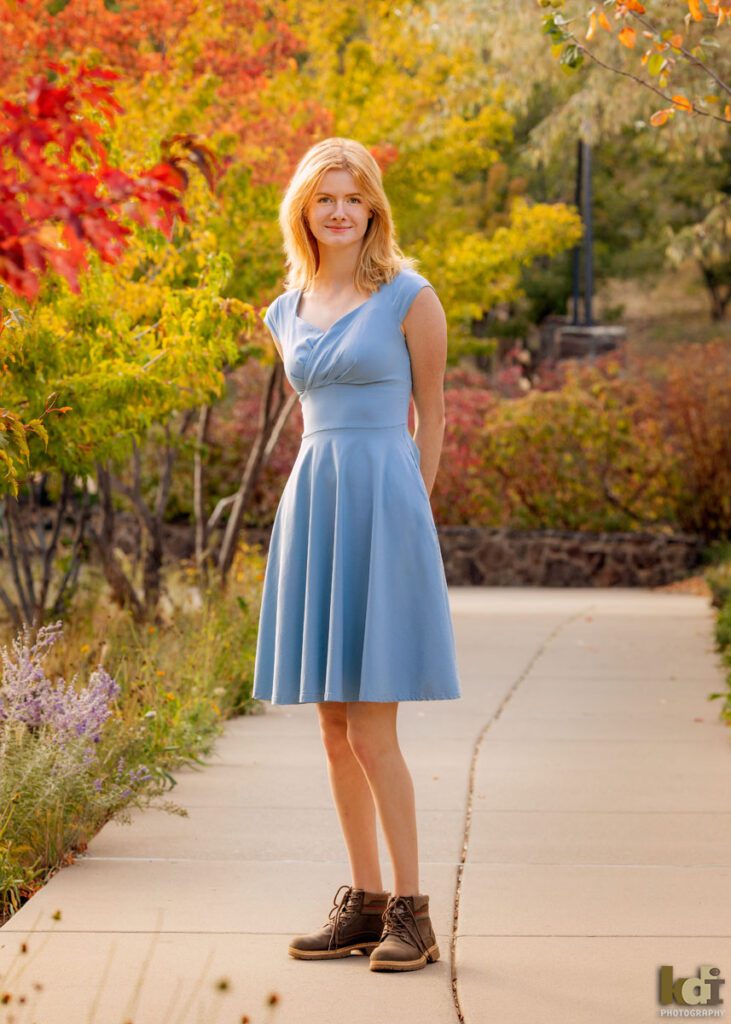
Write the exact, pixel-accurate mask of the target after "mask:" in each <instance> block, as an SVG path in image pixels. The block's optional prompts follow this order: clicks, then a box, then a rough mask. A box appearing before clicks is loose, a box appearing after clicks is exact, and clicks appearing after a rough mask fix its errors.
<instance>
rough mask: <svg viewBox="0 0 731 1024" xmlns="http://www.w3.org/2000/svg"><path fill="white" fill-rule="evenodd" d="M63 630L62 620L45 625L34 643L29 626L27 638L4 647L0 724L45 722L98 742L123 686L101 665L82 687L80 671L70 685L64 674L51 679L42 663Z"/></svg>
mask: <svg viewBox="0 0 731 1024" xmlns="http://www.w3.org/2000/svg"><path fill="white" fill-rule="evenodd" d="M62 628H63V624H62V622H61V621H60V620H59V621H58V622H55V623H52V624H50V625H47V626H41V627H40V629H39V630H38V633H37V635H36V638H35V641H34V642H33V643H31V642H30V629H29V627H28V626H27V625H25V626H24V627H23V635H22V638H18V639H15V640H13V641H12V642H11V645H10V649H8V647H3V648H2V650H1V651H0V658H1V659H2V679H1V680H0V723H2V722H3V721H20V722H24V723H25V724H26V725H27V726H28V727H29V728H31V729H36V728H38V727H40V726H43V725H46V726H49V727H50V728H51V729H53V731H54V732H56V733H58V734H59V735H60V736H67V737H68V736H75V737H85V738H87V739H89V740H90V741H92V742H98V741H99V739H100V738H101V731H102V727H103V725H104V723H105V722H106V720H107V719H108V718H109V716H110V714H111V713H112V711H111V707H110V705H111V703H112V701H113V700H114V698H115V697H116V696H117V695H118V694H119V692H120V686H119V684H118V683H117V682H115V680H114V679H112V677H111V676H110V675H109V673H108V672H107V671H106V670H105V669H104V668H102V666H101V665H100V666H99V668H98V669H96V671H95V672H92V674H91V676H90V678H89V683H88V684H87V686H85V687H83V688H82V689H77V688H76V687H75V686H74V683H75V682H76V679H77V676H76V675H75V676H74V677H73V679H72V680H71V682H70V683H67V682H66V681H65V680H64V679H62V678H60V677H59V679H58V680H57V682H56V683H53V682H51V680H50V679H48V677H47V676H46V674H45V672H44V671H43V668H42V666H41V662H42V660H43V658H44V656H45V654H46V653H47V651H48V650H49V649H50V648H51V647H52V646H53V644H54V643H55V642H56V640H58V638H59V636H60V634H61V630H62ZM91 756H92V757H93V755H91ZM90 759H91V758H88V759H87V760H90Z"/></svg>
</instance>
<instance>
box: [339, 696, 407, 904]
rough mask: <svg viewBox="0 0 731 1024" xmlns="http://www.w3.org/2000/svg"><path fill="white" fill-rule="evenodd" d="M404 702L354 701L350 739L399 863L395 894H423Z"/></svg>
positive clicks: (395, 862)
mask: <svg viewBox="0 0 731 1024" xmlns="http://www.w3.org/2000/svg"><path fill="white" fill-rule="evenodd" d="M397 712H398V701H389V702H386V703H378V702H375V701H348V703H347V717H348V740H349V743H350V746H351V748H352V751H353V754H354V756H355V757H356V758H357V760H358V762H359V763H360V765H361V768H362V770H363V773H364V776H365V778H366V779H367V781H368V784H369V786H370V789H371V792H372V794H373V798H374V799H375V803H376V807H377V808H378V814H379V817H380V819H381V826H382V828H383V832H384V835H385V837H386V843H387V845H388V850H389V853H390V855H391V861H392V863H393V875H394V888H393V893H392V895H394V896H412V895H414V896H415V895H418V893H419V852H418V840H417V834H416V801H415V797H414V783H413V781H412V778H411V774H410V772H409V769H408V767H407V765H406V762H405V760H404V757H403V754H402V753H401V748H400V747H399V742H398V736H397V734H396V716H397Z"/></svg>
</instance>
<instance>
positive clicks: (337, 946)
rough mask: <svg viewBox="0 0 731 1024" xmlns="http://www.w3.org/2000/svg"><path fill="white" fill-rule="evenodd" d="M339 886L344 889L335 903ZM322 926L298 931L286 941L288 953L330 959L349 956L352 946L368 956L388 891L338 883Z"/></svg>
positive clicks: (301, 957)
mask: <svg viewBox="0 0 731 1024" xmlns="http://www.w3.org/2000/svg"><path fill="white" fill-rule="evenodd" d="M340 889H345V892H344V894H343V898H342V899H341V901H340V903H338V896H339V895H340ZM340 889H338V891H337V892H336V893H335V898H334V900H333V906H332V909H331V910H330V913H329V914H328V919H327V921H325V923H324V924H323V926H322V928H320V930H319V931H316V932H310V933H309V934H308V935H297V936H295V938H293V939H292V941H291V942H290V944H289V955H290V956H293V957H295V958H296V959H298V960H332V959H334V958H335V957H341V956H350V954H351V953H352V952H353V950H356V951H357V952H358V953H362V954H363V955H364V956H367V955H368V954H369V953H370V952H371V950H373V949H375V948H376V946H377V945H378V942H379V940H380V937H381V931H382V930H383V921H382V919H383V912H384V910H385V909H386V904H387V903H388V897H389V895H390V893H388V892H366V891H365V889H356V888H354V887H353V886H352V885H341V886H340Z"/></svg>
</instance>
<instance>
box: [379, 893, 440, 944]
mask: <svg viewBox="0 0 731 1024" xmlns="http://www.w3.org/2000/svg"><path fill="white" fill-rule="evenodd" d="M387 935H397V936H398V937H399V938H400V939H404V940H405V941H406V942H412V943H413V944H414V945H415V946H416V948H417V949H418V950H419V952H420V953H422V954H423V955H424V956H425V957H426V958H427V959H431V957H430V954H429V952H428V949H427V945H426V943H425V942H424V940H423V939H422V937H421V933H420V931H419V925H418V923H417V920H416V918H415V917H414V912H413V910H412V909H411V905H410V904H409V903H408V902H407V900H405V899H404V898H403V897H402V896H394V898H393V900H392V901H391V902H390V903H389V904H388V906H387V907H386V910H385V911H384V914H383V932H382V934H381V941H383V939H385V938H386V936H387Z"/></svg>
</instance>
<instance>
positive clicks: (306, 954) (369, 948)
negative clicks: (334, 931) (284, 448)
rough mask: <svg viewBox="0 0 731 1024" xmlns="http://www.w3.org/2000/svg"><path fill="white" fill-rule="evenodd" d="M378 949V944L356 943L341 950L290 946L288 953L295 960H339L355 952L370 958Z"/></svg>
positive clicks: (342, 947)
mask: <svg viewBox="0 0 731 1024" xmlns="http://www.w3.org/2000/svg"><path fill="white" fill-rule="evenodd" d="M377 947H378V942H356V943H355V945H353V946H341V947H340V948H339V949H297V947H296V946H290V947H289V950H288V952H289V955H290V956H293V957H294V958H295V960H337V959H339V958H340V957H343V956H350V954H351V953H352V952H353V951H354V950H355V952H356V953H362V954H363V956H370V955H371V953H372V952H373V950H374V949H377Z"/></svg>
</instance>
